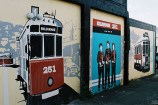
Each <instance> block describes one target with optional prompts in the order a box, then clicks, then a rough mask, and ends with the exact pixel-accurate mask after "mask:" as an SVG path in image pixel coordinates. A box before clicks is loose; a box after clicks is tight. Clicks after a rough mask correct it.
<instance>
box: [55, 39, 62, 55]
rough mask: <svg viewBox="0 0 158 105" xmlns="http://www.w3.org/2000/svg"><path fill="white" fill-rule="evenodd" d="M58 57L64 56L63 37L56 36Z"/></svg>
mask: <svg viewBox="0 0 158 105" xmlns="http://www.w3.org/2000/svg"><path fill="white" fill-rule="evenodd" d="M56 56H62V36H56Z"/></svg>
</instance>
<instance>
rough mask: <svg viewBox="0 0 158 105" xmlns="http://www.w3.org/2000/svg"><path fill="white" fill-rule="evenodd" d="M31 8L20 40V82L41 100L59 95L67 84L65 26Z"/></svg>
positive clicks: (50, 15)
mask: <svg viewBox="0 0 158 105" xmlns="http://www.w3.org/2000/svg"><path fill="white" fill-rule="evenodd" d="M38 9H39V8H38V7H32V8H31V10H32V12H31V13H29V14H28V15H27V16H28V18H29V20H28V21H27V23H26V24H25V26H24V29H23V32H22V33H21V35H20V37H19V38H18V40H19V45H20V58H19V59H20V69H19V71H18V76H17V77H18V78H17V79H19V81H20V82H21V83H22V88H24V89H26V92H27V94H29V95H30V96H42V99H46V98H49V97H51V96H55V95H57V94H59V90H60V89H61V88H62V86H63V84H64V61H63V51H62V28H63V25H62V23H61V22H60V21H59V20H57V19H56V18H55V15H54V14H48V13H47V12H46V13H44V14H43V16H42V15H40V14H39V10H38Z"/></svg>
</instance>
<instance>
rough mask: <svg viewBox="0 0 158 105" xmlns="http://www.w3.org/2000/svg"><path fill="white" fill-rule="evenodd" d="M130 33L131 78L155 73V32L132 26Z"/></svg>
mask: <svg viewBox="0 0 158 105" xmlns="http://www.w3.org/2000/svg"><path fill="white" fill-rule="evenodd" d="M130 35H131V44H130V45H131V48H130V52H129V64H130V65H129V79H130V80H131V79H136V78H140V77H144V76H147V75H150V74H152V73H154V69H155V64H154V62H155V61H154V59H155V53H154V52H155V33H154V32H152V31H149V30H144V29H140V28H136V27H130Z"/></svg>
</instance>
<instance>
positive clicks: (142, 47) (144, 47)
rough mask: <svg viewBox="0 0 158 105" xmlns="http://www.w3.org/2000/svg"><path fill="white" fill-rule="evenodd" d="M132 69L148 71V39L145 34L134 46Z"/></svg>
mask: <svg viewBox="0 0 158 105" xmlns="http://www.w3.org/2000/svg"><path fill="white" fill-rule="evenodd" d="M134 60H135V62H134V69H136V70H138V71H142V72H148V71H149V70H150V39H149V35H148V33H147V32H145V33H144V34H143V37H142V38H140V39H139V40H138V41H137V43H136V44H135V55H134Z"/></svg>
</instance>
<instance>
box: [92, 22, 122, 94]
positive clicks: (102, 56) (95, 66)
mask: <svg viewBox="0 0 158 105" xmlns="http://www.w3.org/2000/svg"><path fill="white" fill-rule="evenodd" d="M120 34H121V25H120V24H116V23H110V22H106V21H103V20H98V19H93V34H92V37H93V39H92V86H93V87H92V92H93V93H95V92H97V91H98V92H100V91H102V90H104V89H105V90H107V89H111V88H113V87H115V86H117V85H120V79H119V78H120V73H121V62H120V61H121V52H120V51H121V35H120ZM97 72H98V73H97Z"/></svg>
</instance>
